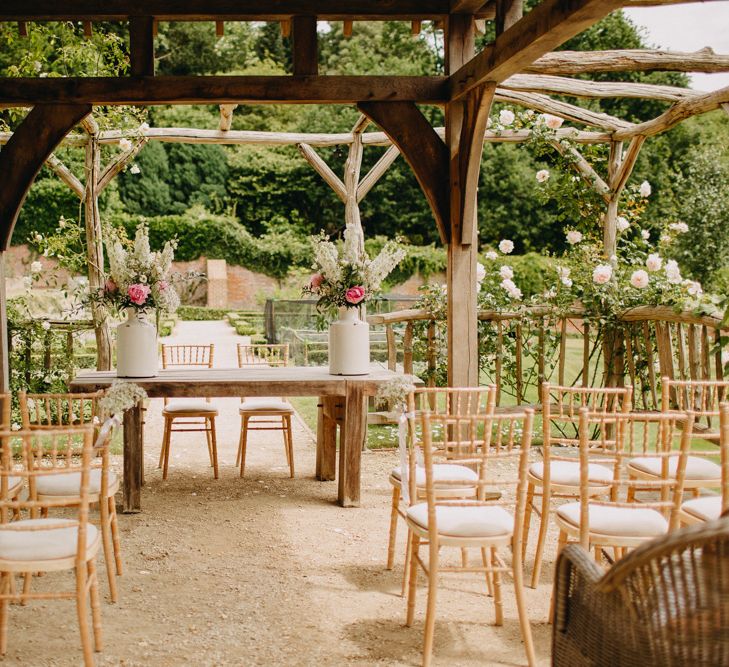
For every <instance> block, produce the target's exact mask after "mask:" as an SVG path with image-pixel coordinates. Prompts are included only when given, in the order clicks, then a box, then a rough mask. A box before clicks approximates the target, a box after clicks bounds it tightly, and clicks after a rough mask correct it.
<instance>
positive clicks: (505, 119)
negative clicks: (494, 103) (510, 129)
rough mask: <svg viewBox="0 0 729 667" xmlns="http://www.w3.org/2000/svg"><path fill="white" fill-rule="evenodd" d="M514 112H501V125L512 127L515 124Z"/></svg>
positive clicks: (503, 110)
mask: <svg viewBox="0 0 729 667" xmlns="http://www.w3.org/2000/svg"><path fill="white" fill-rule="evenodd" d="M514 118H516V116H514V112H513V111H510V110H509V109H502V110H501V111H500V112H499V123H501V124H502V125H511V124H512V123H513V122H514Z"/></svg>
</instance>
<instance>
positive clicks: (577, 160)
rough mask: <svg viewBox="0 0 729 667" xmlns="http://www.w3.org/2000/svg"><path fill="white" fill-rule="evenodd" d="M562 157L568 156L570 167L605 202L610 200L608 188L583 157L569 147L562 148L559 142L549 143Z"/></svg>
mask: <svg viewBox="0 0 729 667" xmlns="http://www.w3.org/2000/svg"><path fill="white" fill-rule="evenodd" d="M550 143H551V144H552V145H553V146H554V147H555V148H556V149H557V150H558V151H559V152H560V153H561V154H562V155H569V156H570V162H571V164H572V166H573V167H574V168H575V169H576V170H577V172H578V173H579V174H580V176H582V178H583V179H584V180H585V182H586V183H588V184H589V185H590V187H592V188H593V189H594V190H595V192H597V193H598V194H599V195H600V196H601V197H602V198H603V199H604V200H605V201H609V200H610V186H609V185H608V184H607V183H606V182H605V181H604V180H603V179H602V178H601V177H600V174H598V173H597V172H596V171H595V169H594V168H593V167H592V165H591V164H590V163H589V162H588V161H587V160H586V159H585V158H584V156H583V155H582V154H581V153H580V152H579V151H578V150H575V149H574V148H572V147H571V146H563V145H562V144H561V143H560V142H559V141H552V142H550Z"/></svg>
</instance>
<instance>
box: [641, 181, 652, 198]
mask: <svg viewBox="0 0 729 667" xmlns="http://www.w3.org/2000/svg"><path fill="white" fill-rule="evenodd" d="M638 192H639V193H640V196H641V197H643V199H645V198H646V197H650V196H651V192H652V189H651V184H650V183H649V182H648V181H643V182H642V183H641V184H640V189H639V190H638Z"/></svg>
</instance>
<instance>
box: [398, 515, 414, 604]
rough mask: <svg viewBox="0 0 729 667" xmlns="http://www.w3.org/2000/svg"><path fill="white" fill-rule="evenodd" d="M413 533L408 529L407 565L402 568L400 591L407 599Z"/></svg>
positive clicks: (406, 544)
mask: <svg viewBox="0 0 729 667" xmlns="http://www.w3.org/2000/svg"><path fill="white" fill-rule="evenodd" d="M412 549H413V531H412V530H410V529H409V528H408V536H407V540H406V541H405V565H404V566H403V568H402V589H401V590H400V597H403V598H404V597H405V591H407V590H408V584H409V583H410V563H411V562H412V559H413V553H412Z"/></svg>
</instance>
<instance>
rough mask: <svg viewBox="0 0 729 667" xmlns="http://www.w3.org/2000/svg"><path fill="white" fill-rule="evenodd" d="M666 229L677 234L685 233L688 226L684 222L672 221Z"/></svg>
mask: <svg viewBox="0 0 729 667" xmlns="http://www.w3.org/2000/svg"><path fill="white" fill-rule="evenodd" d="M668 229H670V230H671V231H672V232H676V233H677V234H685V233H686V232H688V230H689V226H688V225H687V224H686V223H685V222H674V223H671V224H670V225H668Z"/></svg>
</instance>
